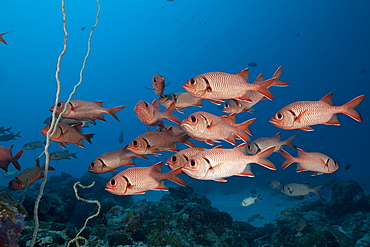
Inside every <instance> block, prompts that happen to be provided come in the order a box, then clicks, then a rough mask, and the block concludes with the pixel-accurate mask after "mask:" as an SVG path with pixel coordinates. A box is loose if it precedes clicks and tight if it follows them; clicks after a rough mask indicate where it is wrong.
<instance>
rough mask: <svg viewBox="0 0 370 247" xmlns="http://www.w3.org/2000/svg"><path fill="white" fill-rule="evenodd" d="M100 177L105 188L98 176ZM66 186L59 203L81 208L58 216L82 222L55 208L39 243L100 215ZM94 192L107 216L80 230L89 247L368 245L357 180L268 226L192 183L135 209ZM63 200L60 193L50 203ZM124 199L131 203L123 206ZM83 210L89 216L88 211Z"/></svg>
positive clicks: (58, 242)
mask: <svg viewBox="0 0 370 247" xmlns="http://www.w3.org/2000/svg"><path fill="white" fill-rule="evenodd" d="M63 176H64V177H63V179H61V178H55V179H57V181H58V182H59V183H61V184H63V182H62V181H61V180H64V181H65V183H66V184H68V186H72V185H71V184H73V182H72V181H69V180H74V179H72V178H71V177H69V176H67V175H65V174H64V175H63ZM88 176H90V175H87V177H84V178H83V179H82V180H86V181H83V183H85V184H89V183H91V177H88ZM94 180H96V181H98V184H97V185H99V179H94ZM104 182H105V181H104ZM58 187H59V186H58ZM61 187H62V188H61V191H63V190H64V189H65V190H66V191H64V192H63V193H62V194H64V196H65V197H64V198H63V199H59V201H63V202H68V201H73V202H74V207H80V210H77V209H76V208H73V209H69V206H68V205H67V204H61V205H62V206H65V208H62V209H60V211H63V210H71V211H70V212H74V214H73V215H74V216H73V217H75V218H79V219H78V220H77V219H73V220H71V219H68V220H67V221H65V222H61V220H60V219H56V215H55V216H54V217H55V218H54V219H53V214H50V212H53V213H54V212H55V211H50V210H49V216H48V217H49V218H47V217H46V218H44V219H43V220H45V219H48V220H47V222H42V223H41V227H40V233H39V238H38V241H37V244H36V246H65V244H66V243H67V242H68V241H69V240H71V239H72V238H74V236H75V235H76V233H77V231H78V229H77V228H76V227H75V226H76V225H80V223H81V222H83V221H84V220H85V218H86V217H87V216H86V215H91V214H92V213H93V212H95V208H94V205H86V203H85V204H83V202H80V203H81V204H77V202H76V199H75V198H74V194H73V193H72V194H71V193H70V192H68V194H69V195H68V196H67V195H66V193H67V186H66V187H64V186H61ZM89 190H90V191H81V192H80V194H81V196H83V197H84V198H88V199H99V200H100V201H101V202H102V212H101V214H100V215H99V217H98V218H97V219H95V220H94V221H93V223H92V224H89V226H88V227H87V228H86V230H85V231H84V232H83V233H82V236H84V237H86V238H87V239H88V241H89V246H110V247H113V246H119V245H122V246H125V245H129V246H173V247H178V246H179V247H182V246H199V247H200V246H225V247H226V246H250V247H257V246H284V247H289V246H302V247H306V246H307V247H312V246H343V247H346V246H351V247H352V246H356V247H363V246H369V244H370V234H369V232H370V223H369V220H368V219H369V218H370V207H369V205H370V196H369V195H368V196H366V195H365V194H364V192H363V190H362V188H361V187H360V186H359V185H358V184H357V183H356V182H355V181H347V182H343V183H338V184H336V185H335V186H333V193H332V199H331V200H317V201H310V202H304V203H301V204H300V205H299V206H296V207H294V208H290V209H287V211H289V212H290V213H289V214H286V215H280V216H278V217H277V218H276V220H275V221H274V222H271V223H269V224H266V225H265V226H263V227H254V226H252V225H251V224H249V223H247V222H241V221H233V219H232V217H231V216H230V215H229V214H227V213H225V212H221V211H219V210H218V209H216V208H214V207H212V205H211V202H210V201H209V200H208V199H207V198H206V197H204V196H201V195H199V194H198V193H194V191H193V188H192V187H191V186H186V187H172V188H170V193H169V194H166V195H164V196H163V197H162V199H161V200H160V201H156V202H152V201H146V200H141V201H138V202H137V203H135V204H133V205H132V206H130V207H128V206H129V205H131V204H130V203H132V201H131V200H129V199H127V198H131V197H130V196H128V197H126V196H121V197H119V196H118V197H109V198H105V197H106V196H107V195H108V194H107V195H105V194H104V195H103V194H102V195H100V193H101V192H98V191H99V190H100V189H99V186H97V187H96V188H95V189H93V188H92V189H89ZM49 196H51V195H49ZM58 196H61V195H57V196H56V195H54V196H51V197H50V198H54V199H55V198H57V197H58ZM103 198H105V199H103ZM122 198H126V199H125V200H128V201H126V202H124V201H120V200H123V199H122ZM54 199H53V200H54ZM50 200H51V199H50ZM59 201H58V202H59ZM344 204H345V205H344ZM89 207H91V208H89ZM87 208H88V210H87ZM76 210H77V211H76ZM84 210H85V211H88V212H87V213H85V214H82V211H84ZM78 212H80V214H81V216H79V213H78ZM41 214H42V215H43V214H46V213H45V212H42V213H41ZM50 221H53V222H50ZM298 226H299V227H298ZM32 229H33V225H32V221H29V222H27V225H26V227H25V230H24V231H23V232H22V238H21V240H20V242H19V244H20V246H26V242H27V241H29V239H31V235H32ZM72 246H75V245H74V244H72Z"/></svg>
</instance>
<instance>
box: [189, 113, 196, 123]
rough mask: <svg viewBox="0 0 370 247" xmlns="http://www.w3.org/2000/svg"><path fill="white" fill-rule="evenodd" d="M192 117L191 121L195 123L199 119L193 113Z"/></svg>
mask: <svg viewBox="0 0 370 247" xmlns="http://www.w3.org/2000/svg"><path fill="white" fill-rule="evenodd" d="M190 119H191V121H192V122H193V123H195V122H196V121H197V118H196V117H194V115H191V116H190Z"/></svg>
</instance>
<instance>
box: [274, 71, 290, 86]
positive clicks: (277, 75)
mask: <svg viewBox="0 0 370 247" xmlns="http://www.w3.org/2000/svg"><path fill="white" fill-rule="evenodd" d="M282 73H283V66H280V67H279V68H277V70H276V71H275V73H274V75H273V76H272V78H276V81H275V82H274V83H272V85H271V86H275V87H286V86H289V85H290V84H289V83H288V82H285V81H281V80H280V76H281V74H282Z"/></svg>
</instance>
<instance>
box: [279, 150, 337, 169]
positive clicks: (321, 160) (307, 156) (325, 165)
mask: <svg viewBox="0 0 370 247" xmlns="http://www.w3.org/2000/svg"><path fill="white" fill-rule="evenodd" d="M297 150H298V157H293V156H292V155H290V154H288V153H287V152H286V151H284V150H279V152H280V153H281V154H282V155H283V157H284V158H285V159H286V160H285V161H284V163H283V165H282V167H281V169H285V168H287V167H288V166H290V165H291V164H293V163H298V165H297V172H303V171H314V172H315V173H314V174H312V176H315V175H321V174H323V173H333V172H335V171H336V170H338V168H339V166H338V163H337V162H336V161H335V160H333V159H332V158H330V157H329V156H327V155H325V154H322V153H317V152H305V151H303V150H302V149H300V148H298V149H297Z"/></svg>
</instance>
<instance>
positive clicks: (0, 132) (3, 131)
mask: <svg viewBox="0 0 370 247" xmlns="http://www.w3.org/2000/svg"><path fill="white" fill-rule="evenodd" d="M11 128H12V127H10V128H7V129H5V127H4V126H1V127H0V134H5V131H7V132H8V133H11V132H10V129H11Z"/></svg>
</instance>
